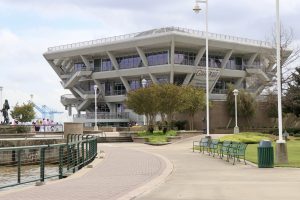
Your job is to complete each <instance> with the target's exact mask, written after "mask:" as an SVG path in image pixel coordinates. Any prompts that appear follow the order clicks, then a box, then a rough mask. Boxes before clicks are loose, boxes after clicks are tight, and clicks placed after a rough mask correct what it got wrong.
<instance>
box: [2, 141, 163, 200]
mask: <svg viewBox="0 0 300 200" xmlns="http://www.w3.org/2000/svg"><path fill="white" fill-rule="evenodd" d="M100 147H101V150H104V151H105V159H104V160H103V161H102V162H101V163H99V164H97V165H96V166H95V167H94V168H93V169H83V170H88V172H87V173H84V174H82V170H80V171H79V172H77V173H75V174H73V175H72V176H71V177H68V178H67V179H63V180H59V181H55V182H51V181H48V182H46V184H45V185H43V186H39V187H37V186H33V187H29V188H25V189H18V190H10V191H2V192H0V199H1V200H2V199H3V200H48V199H49V200H68V199H70V200H77V199H78V200H79V199H80V200H83V199H86V200H112V199H118V198H121V197H124V196H125V197H127V198H128V197H130V195H128V193H129V192H131V191H135V189H137V188H139V187H141V186H142V185H144V184H145V183H147V182H149V181H150V180H151V179H153V178H156V177H157V176H159V175H161V174H162V172H163V171H164V169H165V167H166V164H165V162H164V160H163V159H161V158H160V157H158V156H155V155H153V154H149V153H144V152H141V151H135V150H130V149H128V148H122V147H118V146H112V145H109V144H107V145H103V144H101V145H100ZM96 159H98V160H96V161H94V162H99V160H100V159H99V158H96ZM94 162H93V163H94ZM145 189H147V188H145ZM140 192H143V191H141V190H139V191H136V192H135V193H133V194H131V195H133V196H134V195H137V194H138V193H140ZM121 199H122V198H121ZM123 199H124V198H123Z"/></svg>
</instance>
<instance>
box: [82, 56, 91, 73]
mask: <svg viewBox="0 0 300 200" xmlns="http://www.w3.org/2000/svg"><path fill="white" fill-rule="evenodd" d="M80 57H81V59H82V61H83V63H84V64H85V66H86V67H87V69H88V70H90V69H91V66H90V62H89V61H88V59H87V58H86V57H85V56H82V55H80Z"/></svg>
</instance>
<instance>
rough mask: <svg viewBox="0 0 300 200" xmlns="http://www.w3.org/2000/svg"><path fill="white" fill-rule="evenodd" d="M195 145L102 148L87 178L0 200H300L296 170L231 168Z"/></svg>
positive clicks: (299, 173)
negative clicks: (102, 157)
mask: <svg viewBox="0 0 300 200" xmlns="http://www.w3.org/2000/svg"><path fill="white" fill-rule="evenodd" d="M197 139H200V137H195V138H189V139H186V140H184V141H181V142H177V143H174V144H171V145H165V146H150V145H145V144H138V143H118V144H107V145H102V149H104V150H105V151H106V154H107V155H106V158H105V160H104V161H103V162H102V163H100V164H99V165H97V166H96V167H95V168H93V169H92V170H90V171H89V172H88V173H86V174H85V175H83V176H80V177H79V178H73V179H69V178H68V179H66V180H63V181H58V182H56V183H53V184H48V183H47V184H46V185H45V186H41V187H34V188H31V189H27V190H24V191H21V192H14V193H9V194H2V192H0V199H3V200H18V199H20V200H21V199H22V200H27V199H28V200H35V199H39V200H41V199H43V200H44V199H55V200H60V199H72V200H76V199H87V200H89V199H99V200H107V199H108V200H112V199H133V198H134V199H135V200H137V199H138V200H174V199H184V200H202V199H203V200H248V199H249V200H254V199H255V200H277V199H278V200H286V199H287V200H299V199H300V192H299V188H300V169H289V168H274V169H259V168H257V167H256V166H253V165H244V164H243V162H242V163H237V164H236V165H232V162H230V163H228V162H226V161H225V160H222V159H220V158H218V157H212V156H208V155H207V154H202V153H199V152H192V141H193V140H197ZM143 151H144V152H143ZM149 153H152V154H149ZM153 154H156V155H161V156H163V157H165V158H167V159H168V160H169V161H171V163H170V162H167V161H164V158H163V157H159V156H155V155H153ZM172 167H173V171H172V173H171V170H172ZM169 173H171V174H169ZM150 180H151V181H150ZM141 188H142V189H141Z"/></svg>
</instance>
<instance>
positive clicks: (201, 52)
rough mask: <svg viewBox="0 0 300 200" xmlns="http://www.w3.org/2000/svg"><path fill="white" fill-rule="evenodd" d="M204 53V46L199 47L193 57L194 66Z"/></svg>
mask: <svg viewBox="0 0 300 200" xmlns="http://www.w3.org/2000/svg"><path fill="white" fill-rule="evenodd" d="M204 53H205V47H201V48H200V49H199V51H198V53H197V55H196V58H195V63H194V65H195V67H197V66H198V65H199V62H200V60H201V58H202V57H203V55H204Z"/></svg>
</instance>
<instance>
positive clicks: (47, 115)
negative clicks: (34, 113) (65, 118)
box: [28, 95, 63, 120]
mask: <svg viewBox="0 0 300 200" xmlns="http://www.w3.org/2000/svg"><path fill="white" fill-rule="evenodd" d="M30 97H31V100H29V101H28V102H29V103H31V104H32V105H33V107H34V108H35V109H36V110H38V111H39V112H40V113H41V114H42V118H43V119H50V120H54V114H62V113H63V112H59V111H56V110H54V109H52V108H49V107H48V106H46V105H42V106H38V105H37V104H35V103H34V102H33V100H32V99H33V95H30Z"/></svg>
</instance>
